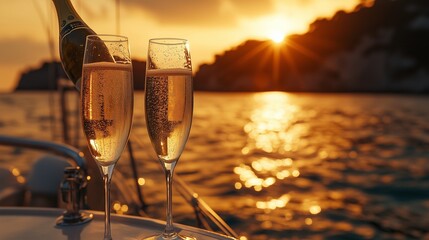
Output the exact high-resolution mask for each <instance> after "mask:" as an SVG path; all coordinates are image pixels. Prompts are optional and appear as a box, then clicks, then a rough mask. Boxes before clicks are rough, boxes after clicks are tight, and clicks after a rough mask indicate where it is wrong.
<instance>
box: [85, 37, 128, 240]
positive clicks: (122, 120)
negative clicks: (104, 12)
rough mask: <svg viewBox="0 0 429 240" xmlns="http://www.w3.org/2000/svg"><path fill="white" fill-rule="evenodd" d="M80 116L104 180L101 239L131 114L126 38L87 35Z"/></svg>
mask: <svg viewBox="0 0 429 240" xmlns="http://www.w3.org/2000/svg"><path fill="white" fill-rule="evenodd" d="M82 69H83V70H82V85H81V117H82V124H83V129H84V132H85V136H86V140H87V142H88V146H89V150H90V152H91V155H92V156H93V158H94V159H95V160H96V162H97V164H98V166H99V167H100V170H101V174H102V175H103V181H104V208H105V209H104V210H105V228H104V239H105V240H107V239H112V236H111V231H110V181H111V179H112V174H113V170H114V167H115V165H116V163H117V161H118V159H119V158H120V156H121V154H122V151H123V149H124V147H125V145H126V144H127V141H128V137H129V134H130V129H131V124H132V117H133V103H134V100H133V91H134V89H133V75H132V65H131V58H130V52H129V45H128V39H127V37H124V36H117V35H89V36H87V38H86V45H85V53H84V59H83V68H82Z"/></svg>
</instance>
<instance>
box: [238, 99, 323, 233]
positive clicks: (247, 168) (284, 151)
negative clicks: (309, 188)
mask: <svg viewBox="0 0 429 240" xmlns="http://www.w3.org/2000/svg"><path fill="white" fill-rule="evenodd" d="M294 101H295V99H293V98H291V95H289V94H287V93H282V92H266V93H260V94H255V97H254V108H253V110H252V112H251V113H250V115H249V121H248V122H247V123H245V124H244V125H243V130H244V132H245V133H246V134H247V142H246V144H245V145H244V146H243V147H242V148H241V153H242V154H243V155H245V159H246V161H245V162H243V163H241V164H239V165H238V166H236V167H235V168H234V173H235V174H237V176H238V178H239V181H237V182H235V184H234V188H235V189H236V190H242V189H253V190H254V191H255V192H259V191H263V190H265V191H269V190H268V189H269V188H270V187H271V186H273V185H275V184H279V185H278V186H281V185H282V184H284V183H287V184H289V183H291V184H295V185H296V186H299V185H300V184H305V183H306V182H307V180H306V179H305V178H303V179H299V177H300V176H301V175H302V173H301V170H300V167H302V166H303V164H306V163H305V161H298V160H299V159H295V158H294V157H292V156H296V154H295V152H297V151H299V150H300V148H301V147H302V145H303V144H304V147H305V141H303V137H304V136H306V135H308V132H309V129H308V126H306V125H305V124H299V123H298V124H297V122H298V119H300V117H298V115H299V114H301V117H302V114H311V113H306V112H303V110H302V109H301V108H300V106H298V105H297V104H295V103H294ZM319 155H320V156H319V157H320V158H321V159H326V158H327V157H328V156H329V152H328V151H326V150H324V151H320V152H319ZM247 161H248V162H247ZM278 186H276V187H278ZM303 186H304V185H303ZM283 191H284V192H276V193H275V194H270V196H271V197H269V198H268V199H262V200H255V201H253V202H252V203H251V204H252V205H254V206H255V207H256V208H257V209H260V210H263V212H264V214H269V213H270V212H271V211H275V210H277V211H284V213H282V214H283V215H284V217H283V219H284V221H292V219H293V218H294V216H298V217H299V216H303V218H302V221H303V223H304V224H305V225H313V223H314V219H313V218H312V217H313V216H314V215H317V214H320V213H321V212H322V207H321V205H320V204H319V202H318V200H317V199H314V197H315V196H313V195H312V194H309V195H308V196H305V197H302V196H299V195H298V196H295V198H294V192H293V191H292V190H291V189H287V188H285V189H284V190H283ZM276 194H280V197H278V196H274V195H276ZM292 199H293V201H292ZM279 209H283V210H279ZM295 213H298V214H295ZM259 220H260V222H261V226H262V225H263V226H264V228H267V229H269V228H271V227H274V226H271V225H270V222H269V221H266V219H264V218H261V219H259Z"/></svg>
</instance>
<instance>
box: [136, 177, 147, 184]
mask: <svg viewBox="0 0 429 240" xmlns="http://www.w3.org/2000/svg"><path fill="white" fill-rule="evenodd" d="M137 182H138V184H139V185H140V186H143V185H145V183H146V180H145V179H144V178H142V177H141V178H139V179H138V180H137Z"/></svg>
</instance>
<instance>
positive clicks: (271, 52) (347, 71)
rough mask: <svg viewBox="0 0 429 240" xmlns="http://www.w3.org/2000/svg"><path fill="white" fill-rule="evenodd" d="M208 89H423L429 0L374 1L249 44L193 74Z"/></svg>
mask: <svg viewBox="0 0 429 240" xmlns="http://www.w3.org/2000/svg"><path fill="white" fill-rule="evenodd" d="M194 79H195V88H196V89H198V90H207V91H266V90H284V91H347V92H362V91H363V92H415V93H422V92H426V93H427V92H429V1H427V0H376V1H375V2H374V4H373V5H372V6H371V7H365V6H362V5H361V6H359V7H357V8H356V9H355V11H353V12H351V13H345V12H343V11H340V12H338V13H336V14H335V15H334V17H333V18H332V19H329V20H328V19H320V20H317V21H315V22H314V23H312V24H311V26H310V30H309V31H308V32H307V33H305V34H302V35H293V36H290V37H288V38H287V39H286V41H285V43H283V44H282V45H279V46H276V45H274V44H273V43H271V42H270V41H252V40H249V41H247V42H244V43H243V44H241V45H239V46H237V47H235V48H233V49H231V50H229V51H226V52H224V53H223V54H221V55H217V56H216V58H215V61H214V63H213V64H205V65H202V66H201V67H200V70H199V71H198V72H197V73H196V76H195V78H194Z"/></svg>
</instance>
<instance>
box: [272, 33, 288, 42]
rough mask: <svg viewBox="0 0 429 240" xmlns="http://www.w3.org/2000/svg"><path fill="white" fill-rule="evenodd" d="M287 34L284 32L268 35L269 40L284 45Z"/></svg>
mask: <svg viewBox="0 0 429 240" xmlns="http://www.w3.org/2000/svg"><path fill="white" fill-rule="evenodd" d="M285 35H286V34H285V33H284V32H282V31H273V32H271V33H269V34H268V38H269V39H271V41H273V42H274V43H282V42H283V41H284V39H285Z"/></svg>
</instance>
